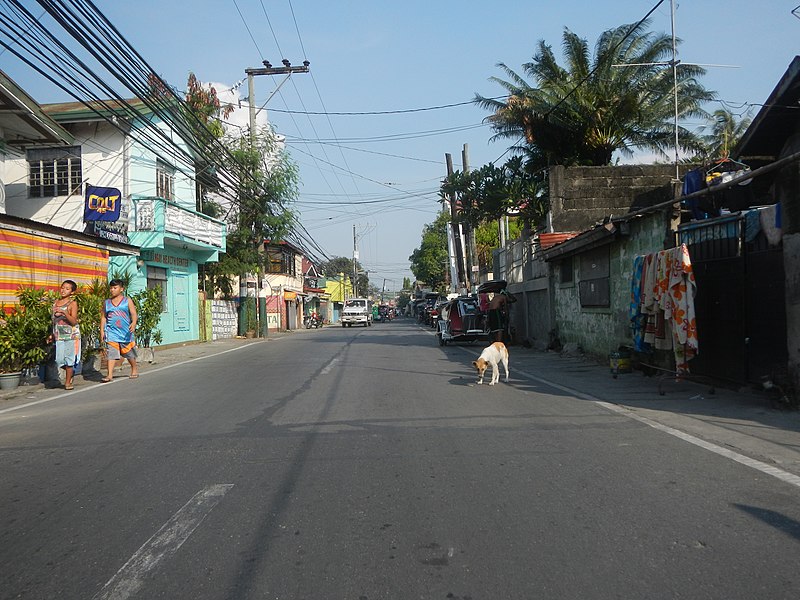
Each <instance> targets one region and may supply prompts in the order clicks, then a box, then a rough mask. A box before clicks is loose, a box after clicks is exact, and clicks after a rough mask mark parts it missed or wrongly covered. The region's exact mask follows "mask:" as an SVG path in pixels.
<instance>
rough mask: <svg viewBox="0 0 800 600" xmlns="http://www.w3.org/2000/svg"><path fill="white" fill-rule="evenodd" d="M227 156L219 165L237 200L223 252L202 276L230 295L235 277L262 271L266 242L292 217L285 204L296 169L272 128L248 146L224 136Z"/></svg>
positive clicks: (242, 140) (229, 216)
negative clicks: (226, 173) (229, 178)
mask: <svg viewBox="0 0 800 600" xmlns="http://www.w3.org/2000/svg"><path fill="white" fill-rule="evenodd" d="M223 141H224V142H225V143H226V145H227V146H228V148H229V150H230V154H229V156H223V157H221V160H222V162H223V168H224V169H227V170H229V171H230V172H235V173H237V174H238V177H236V178H235V179H233V180H234V181H237V182H238V187H237V189H235V190H234V192H235V195H236V198H237V201H236V202H235V203H234V204H233V205H232V206H231V207H230V208H229V210H228V213H227V222H228V237H227V242H226V246H227V251H226V254H225V255H223V257H222V258H221V259H220V261H219V262H218V263H211V264H209V265H206V266H207V269H206V273H205V275H206V277H207V279H208V280H209V282H210V283H211V285H212V286H213V287H214V288H215V289H218V290H220V291H221V292H222V293H223V294H224V295H226V296H231V295H234V292H235V290H233V276H234V275H240V274H244V273H262V272H263V265H262V262H263V245H264V241H265V240H268V239H269V240H280V239H283V237H284V236H285V235H286V234H287V233H288V232H289V231H290V230H291V225H292V222H293V221H294V219H295V216H294V213H293V212H292V211H291V210H290V208H289V204H290V203H291V202H292V201H293V200H295V198H296V197H297V189H298V181H299V179H298V170H297V166H296V164H295V163H294V162H293V161H292V160H291V159H290V158H289V156H288V155H287V154H286V153H285V152H284V151H282V150H281V149H280V148H279V147H278V144H277V141H276V138H275V135H274V134H273V132H272V131H271V130H270V129H268V128H265V129H263V130H261V131H260V132H259V135H258V136H256V144H255V145H253V146H251V145H250V143H249V141H248V140H247V139H245V138H243V137H235V136H230V137H225V138H223Z"/></svg>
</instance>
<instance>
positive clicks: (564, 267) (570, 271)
mask: <svg viewBox="0 0 800 600" xmlns="http://www.w3.org/2000/svg"><path fill="white" fill-rule="evenodd" d="M558 276H559V283H563V284H566V283H572V282H573V281H574V280H575V277H574V268H573V266H572V257H571V256H568V257H567V258H565V259H564V260H562V261H561V262H560V263H559V264H558Z"/></svg>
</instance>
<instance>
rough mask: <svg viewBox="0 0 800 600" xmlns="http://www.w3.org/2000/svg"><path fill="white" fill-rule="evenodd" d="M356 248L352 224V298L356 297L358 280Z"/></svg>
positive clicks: (354, 228) (354, 231) (354, 229)
mask: <svg viewBox="0 0 800 600" xmlns="http://www.w3.org/2000/svg"><path fill="white" fill-rule="evenodd" d="M356 261H358V246H357V242H356V226H355V224H353V298H357V297H358V293H357V292H356V290H357V289H358V288H357V287H356V281H357V280H358V267H357V266H356V265H357V264H358V263H357V262H356Z"/></svg>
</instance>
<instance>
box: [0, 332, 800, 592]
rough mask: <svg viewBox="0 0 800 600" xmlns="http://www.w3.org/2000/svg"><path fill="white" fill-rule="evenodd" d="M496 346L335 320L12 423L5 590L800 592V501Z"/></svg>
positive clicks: (1, 519) (43, 406)
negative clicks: (521, 366)
mask: <svg viewBox="0 0 800 600" xmlns="http://www.w3.org/2000/svg"><path fill="white" fill-rule="evenodd" d="M479 350H480V347H479V346H450V345H449V346H447V347H444V348H442V347H439V346H438V345H437V343H436V340H435V338H434V337H432V336H431V331H430V330H428V329H425V328H421V327H419V326H417V325H416V324H414V323H412V322H411V321H395V322H392V323H386V324H376V325H374V326H373V327H369V328H341V327H328V328H325V329H322V330H313V331H308V332H303V333H301V334H297V335H290V336H285V337H283V338H281V339H279V340H271V341H269V342H266V343H257V344H252V345H249V346H247V347H246V348H244V349H241V350H238V351H231V352H226V353H221V354H216V355H210V356H207V357H205V358H203V359H201V360H194V361H191V362H187V363H183V364H176V365H172V366H170V367H168V368H162V369H154V370H152V371H150V372H146V373H144V374H143V375H142V377H140V378H139V379H137V380H127V379H122V378H120V379H119V380H115V381H114V382H113V383H111V384H106V385H98V386H94V387H90V388H86V389H84V390H81V391H80V392H79V393H73V394H70V395H64V396H60V397H57V398H54V399H52V400H51V401H48V402H44V403H40V404H36V405H33V406H29V407H25V408H22V409H19V410H12V411H5V412H2V413H0V503H1V505H2V514H0V565H1V566H0V598H3V599H6V598H25V599H33V598H35V599H51V598H66V599H84V598H85V599H92V600H94V599H104V600H105V599H117V600H120V599H126V598H138V599H144V598H146V599H154V598H168V599H182V598H191V599H193V600H195V599H196V600H201V599H227V600H239V599H273V598H274V599H280V600H282V599H300V598H303V599H309V600H316V599H325V600H328V599H348V600H350V599H352V600H378V599H401V600H404V599H411V598H426V599H428V598H430V599H441V600H448V599H462V600H466V599H472V600H479V599H481V600H482V599H491V600H497V599H512V598H519V599H534V598H535V599H550V598H553V599H569V600H575V599H579V598H587V599H610V598H622V599H626V600H629V599H639V598H641V599H644V598H648V599H659V598H665V599H666V598H670V599H672V598H688V599H698V598H703V599H715V598H719V599H725V600H734V599H747V600H753V599H770V600H777V599H783V598H785V599H792V600H796V599H797V598H798V597H800V571H799V570H798V566H797V559H798V557H800V502H799V501H798V489H797V488H796V487H793V486H791V485H789V484H787V483H784V482H782V481H779V480H777V479H775V478H772V477H769V476H767V475H765V474H763V473H760V472H758V471H756V470H753V469H749V468H748V467H746V466H744V465H741V464H738V463H736V462H734V461H731V460H729V459H727V458H725V457H723V456H719V455H717V454H714V453H711V452H708V451H706V450H704V449H702V448H699V447H697V446H695V445H691V444H688V443H686V442H685V441H682V440H681V439H678V438H676V437H674V436H670V435H667V434H665V433H663V432H660V431H658V430H656V429H653V428H651V427H648V426H647V425H645V424H643V423H640V422H638V421H635V420H632V419H629V418H627V417H625V416H624V415H622V414H619V413H615V412H612V411H609V410H607V409H606V408H604V407H603V406H601V405H598V404H597V403H594V402H589V401H586V400H583V399H579V398H575V397H573V396H570V395H569V394H567V393H566V392H565V391H563V390H557V389H552V388H547V387H546V386H545V385H543V384H541V383H538V382H536V381H535V380H533V379H529V378H523V377H521V376H519V374H516V375H515V371H514V368H515V365H514V360H513V351H512V358H511V370H512V373H511V381H510V382H509V383H504V382H503V381H502V378H501V383H500V384H498V385H496V386H493V387H489V386H487V385H482V386H477V385H475V381H476V376H475V373H474V371H473V370H472V367H471V365H470V361H472V360H474V358H475V355H476V354H477V352H478V351H479ZM541 375H546V374H541ZM487 380H488V378H487Z"/></svg>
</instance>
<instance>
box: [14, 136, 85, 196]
mask: <svg viewBox="0 0 800 600" xmlns="http://www.w3.org/2000/svg"><path fill="white" fill-rule="evenodd" d="M26 159H27V161H28V190H29V192H28V195H29V196H30V197H31V198H45V197H53V196H69V195H71V194H81V192H82V190H81V182H82V180H83V173H82V169H81V147H80V146H66V147H63V148H36V149H34V150H28V151H27V152H26Z"/></svg>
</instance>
